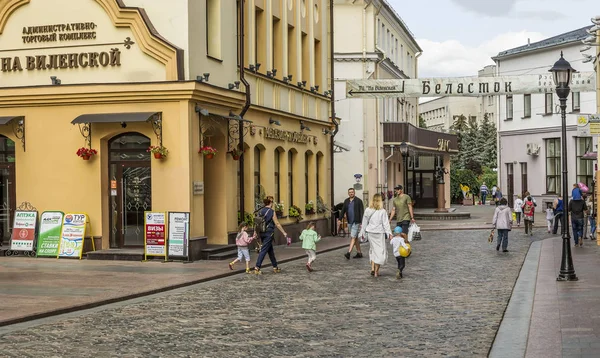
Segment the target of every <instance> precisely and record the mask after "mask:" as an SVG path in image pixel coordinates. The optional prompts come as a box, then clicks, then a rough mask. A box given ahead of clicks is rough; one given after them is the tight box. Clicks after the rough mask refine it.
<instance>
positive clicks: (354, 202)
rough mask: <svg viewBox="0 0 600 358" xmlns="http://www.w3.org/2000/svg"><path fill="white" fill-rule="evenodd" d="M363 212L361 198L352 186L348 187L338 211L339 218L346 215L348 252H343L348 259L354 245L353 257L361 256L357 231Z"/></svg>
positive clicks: (363, 207) (358, 257)
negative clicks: (340, 210) (348, 234)
mask: <svg viewBox="0 0 600 358" xmlns="http://www.w3.org/2000/svg"><path fill="white" fill-rule="evenodd" d="M364 212H365V206H364V205H363V202H362V200H360V199H359V198H357V197H356V192H355V191H354V189H353V188H350V189H348V198H347V199H346V200H344V205H343V206H342V212H341V213H340V219H343V218H344V216H345V217H346V219H347V223H348V230H350V248H348V252H346V253H345V254H344V256H345V257H346V259H348V260H350V255H351V254H352V249H353V248H354V247H356V255H354V256H353V257H354V258H355V259H360V258H361V257H363V255H362V252H361V251H360V241H359V240H358V232H359V231H360V225H361V222H362V218H363V214H364Z"/></svg>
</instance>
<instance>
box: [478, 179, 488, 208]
mask: <svg viewBox="0 0 600 358" xmlns="http://www.w3.org/2000/svg"><path fill="white" fill-rule="evenodd" d="M479 192H480V193H481V204H483V205H485V199H486V197H487V194H488V187H487V186H486V185H485V183H483V184H482V185H481V188H479Z"/></svg>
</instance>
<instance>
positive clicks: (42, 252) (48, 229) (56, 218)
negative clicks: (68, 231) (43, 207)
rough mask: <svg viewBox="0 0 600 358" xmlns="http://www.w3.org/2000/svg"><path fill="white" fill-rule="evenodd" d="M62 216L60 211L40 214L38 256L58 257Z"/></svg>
mask: <svg viewBox="0 0 600 358" xmlns="http://www.w3.org/2000/svg"><path fill="white" fill-rule="evenodd" d="M64 215H65V214H64V213H62V212H60V211H45V212H43V213H42V218H41V220H40V221H41V223H40V234H39V237H38V243H37V255H38V256H49V257H56V256H57V255H58V245H59V243H60V232H61V229H62V223H63V217H64Z"/></svg>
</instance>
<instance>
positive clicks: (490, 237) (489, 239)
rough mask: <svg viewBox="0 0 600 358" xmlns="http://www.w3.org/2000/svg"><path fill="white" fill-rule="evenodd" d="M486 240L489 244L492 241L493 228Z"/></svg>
mask: <svg viewBox="0 0 600 358" xmlns="http://www.w3.org/2000/svg"><path fill="white" fill-rule="evenodd" d="M488 242H489V243H490V244H491V243H492V242H494V229H492V231H490V236H489V237H488Z"/></svg>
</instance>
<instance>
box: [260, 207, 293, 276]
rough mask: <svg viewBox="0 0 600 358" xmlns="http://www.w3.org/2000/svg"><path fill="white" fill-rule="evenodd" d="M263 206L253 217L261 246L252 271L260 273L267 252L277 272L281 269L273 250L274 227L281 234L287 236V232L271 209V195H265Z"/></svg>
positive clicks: (274, 270)
mask: <svg viewBox="0 0 600 358" xmlns="http://www.w3.org/2000/svg"><path fill="white" fill-rule="evenodd" d="M263 203H264V204H265V206H264V207H263V208H262V209H260V210H259V211H258V213H257V215H256V217H255V219H254V224H255V225H254V230H255V231H258V235H260V238H261V240H262V247H261V248H260V252H259V254H258V259H256V265H255V266H254V272H253V273H255V274H257V275H260V274H262V271H261V270H260V267H261V266H262V262H263V260H264V259H265V256H266V255H267V254H268V255H269V259H270V260H271V265H272V266H273V272H275V273H279V272H281V269H280V268H279V267H278V266H277V259H276V258H275V251H274V250H273V240H274V239H275V227H277V228H278V229H279V231H281V233H282V234H283V236H286V237H287V233H286V232H285V231H284V230H283V227H282V226H281V224H280V223H279V220H277V215H275V210H273V197H272V196H267V197H266V198H265V200H263Z"/></svg>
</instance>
